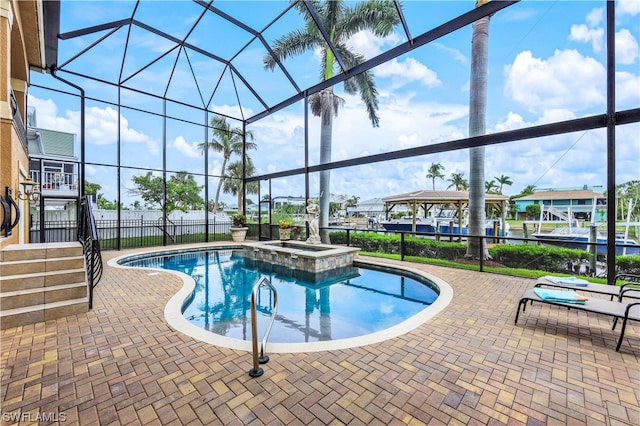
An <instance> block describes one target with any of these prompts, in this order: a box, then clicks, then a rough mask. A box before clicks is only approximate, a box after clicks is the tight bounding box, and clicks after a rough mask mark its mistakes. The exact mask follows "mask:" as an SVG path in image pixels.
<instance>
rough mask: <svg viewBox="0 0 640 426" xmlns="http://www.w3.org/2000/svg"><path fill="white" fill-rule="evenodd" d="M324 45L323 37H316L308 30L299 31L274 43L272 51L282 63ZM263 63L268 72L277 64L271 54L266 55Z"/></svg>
mask: <svg viewBox="0 0 640 426" xmlns="http://www.w3.org/2000/svg"><path fill="white" fill-rule="evenodd" d="M322 43H323V39H322V37H317V36H314V35H313V34H311V33H309V32H308V31H306V30H301V29H297V30H293V31H291V32H290V33H288V34H285V35H284V36H282V37H280V38H278V39H277V40H276V41H274V42H273V46H272V48H271V50H272V51H273V54H274V55H275V56H276V58H278V60H280V61H281V62H282V61H284V60H285V59H287V58H289V57H291V56H297V55H301V54H303V53H305V52H306V51H307V50H312V49H313V48H315V47H317V46H322ZM262 62H263V64H264V67H265V69H268V70H273V69H274V68H275V66H276V63H277V62H276V60H275V58H274V57H273V56H272V55H271V54H270V53H266V54H265V55H264V57H263V58H262Z"/></svg>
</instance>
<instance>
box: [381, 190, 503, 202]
mask: <svg viewBox="0 0 640 426" xmlns="http://www.w3.org/2000/svg"><path fill="white" fill-rule="evenodd" d="M508 199H509V197H508V196H506V195H501V194H485V203H486V204H495V205H500V204H502V202H503V201H506V200H508ZM382 201H384V203H385V204H413V203H414V202H416V203H420V204H451V203H458V202H462V203H463V204H466V203H468V202H469V193H468V192H466V191H426V190H421V191H413V192H405V193H404V194H397V195H390V196H388V197H382Z"/></svg>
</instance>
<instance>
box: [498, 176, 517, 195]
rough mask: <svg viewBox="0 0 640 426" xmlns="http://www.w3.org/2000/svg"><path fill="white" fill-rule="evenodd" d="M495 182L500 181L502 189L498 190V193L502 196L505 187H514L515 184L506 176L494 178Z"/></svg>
mask: <svg viewBox="0 0 640 426" xmlns="http://www.w3.org/2000/svg"><path fill="white" fill-rule="evenodd" d="M494 179H495V180H497V181H498V183H499V184H500V187H499V188H498V192H499V193H500V194H502V187H503V186H504V185H509V186H511V185H513V182H512V181H511V178H510V177H509V176H505V175H500V177H494Z"/></svg>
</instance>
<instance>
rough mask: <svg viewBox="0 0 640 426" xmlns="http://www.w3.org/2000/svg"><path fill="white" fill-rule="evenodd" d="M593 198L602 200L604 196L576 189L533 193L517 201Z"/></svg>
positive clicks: (588, 190) (591, 191)
mask: <svg viewBox="0 0 640 426" xmlns="http://www.w3.org/2000/svg"><path fill="white" fill-rule="evenodd" d="M594 197H597V198H604V194H601V193H599V192H594V191H593V190H591V189H576V190H565V191H540V192H535V193H533V194H531V195H527V196H525V197H520V198H518V200H519V201H520V200H522V201H528V200H593V199H594Z"/></svg>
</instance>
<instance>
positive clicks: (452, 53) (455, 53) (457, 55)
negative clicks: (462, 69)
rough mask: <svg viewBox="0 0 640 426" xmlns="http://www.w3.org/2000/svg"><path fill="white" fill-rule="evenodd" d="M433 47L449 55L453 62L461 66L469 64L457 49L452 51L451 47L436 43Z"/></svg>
mask: <svg viewBox="0 0 640 426" xmlns="http://www.w3.org/2000/svg"><path fill="white" fill-rule="evenodd" d="M433 46H435V47H437V48H438V49H440V50H442V51H444V52H446V53H447V54H449V55H450V56H451V57H452V58H453V60H454V61H458V62H460V63H461V64H467V63H469V59H467V57H466V56H465V55H464V54H463V53H462V52H461V51H459V50H458V49H453V48H451V47H448V46H445V45H444V44H442V43H438V42H434V43H433Z"/></svg>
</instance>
